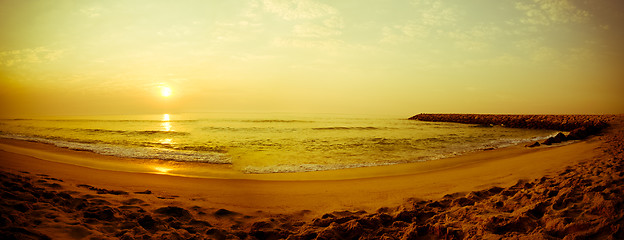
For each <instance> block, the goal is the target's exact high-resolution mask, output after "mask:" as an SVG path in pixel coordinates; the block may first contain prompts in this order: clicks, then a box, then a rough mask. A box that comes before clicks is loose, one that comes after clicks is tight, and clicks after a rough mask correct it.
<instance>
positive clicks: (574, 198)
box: [0, 116, 624, 239]
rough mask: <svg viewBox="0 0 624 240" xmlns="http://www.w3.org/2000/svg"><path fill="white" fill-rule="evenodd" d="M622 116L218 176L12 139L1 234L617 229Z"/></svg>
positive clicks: (341, 234) (5, 146) (582, 232)
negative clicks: (287, 170)
mask: <svg viewBox="0 0 624 240" xmlns="http://www.w3.org/2000/svg"><path fill="white" fill-rule="evenodd" d="M621 119H622V118H621V116H620V117H618V118H617V119H616V121H614V124H612V127H611V128H609V129H607V130H605V131H604V132H603V133H602V134H601V135H600V136H594V137H591V138H589V139H586V140H583V141H575V142H571V143H570V142H568V143H564V144H553V145H551V146H540V147H536V148H526V147H524V146H514V147H509V148H504V149H496V150H492V151H482V152H477V153H471V154H467V155H463V156H459V157H454V158H449V159H443V160H438V161H431V162H426V163H415V164H402V165H393V166H383V167H370V168H359V169H345V170H339V171H326V172H311V173H293V174H269V175H242V174H241V175H236V174H233V173H232V174H225V175H224V176H225V177H222V178H190V177H181V176H170V175H164V174H153V173H137V172H123V171H110V170H99V169H94V168H87V167H81V166H77V165H73V164H67V163H66V162H71V161H75V160H76V158H77V159H78V160H80V158H90V159H91V160H93V158H97V159H98V160H107V159H108V160H111V161H113V160H114V159H111V158H112V157H108V156H101V155H97V154H93V153H89V152H77V151H72V150H67V149H60V148H56V147H53V146H50V145H46V144H40V143H32V142H23V141H16V140H7V139H2V140H1V141H0V163H1V168H0V171H2V174H0V175H1V176H0V178H1V179H2V191H1V193H2V204H1V207H2V208H1V211H2V217H1V218H0V226H4V227H1V228H0V229H1V230H0V231H2V232H0V234H3V235H5V236H9V237H10V236H15V237H16V238H17V239H22V238H24V237H25V236H34V237H35V238H43V239H45V238H46V236H47V237H50V238H52V239H65V238H73V239H90V238H96V239H97V238H101V239H107V238H114V239H115V238H125V239H134V238H138V239H150V238H154V239H160V238H165V239H166V238H170V239H189V238H196V239H215V238H216V239H226V238H233V239H237V238H242V239H280V238H290V239H315V238H318V239H341V238H342V239H358V238H360V239H377V238H381V237H382V236H385V237H387V238H388V239H413V238H416V237H418V236H420V237H430V238H469V237H474V236H480V237H484V236H490V237H495V238H496V237H503V236H506V237H510V236H530V237H531V238H563V237H565V236H573V235H574V234H577V235H579V236H590V237H595V236H598V235H592V234H604V235H613V236H616V237H617V236H621V234H622V230H621V224H622V220H621V219H622V216H623V214H622V210H621V209H622V206H624V204H623V203H624V200H623V198H624V197H623V196H622V187H620V186H622V184H621V183H622V181H624V180H622V176H623V175H624V171H623V169H622V168H623V167H622V163H621V160H622V135H623V134H622V125H621ZM70 158H71V159H73V160H71V161H70V160H68V159H70ZM618 234H620V235H618Z"/></svg>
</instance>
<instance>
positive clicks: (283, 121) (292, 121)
mask: <svg viewBox="0 0 624 240" xmlns="http://www.w3.org/2000/svg"><path fill="white" fill-rule="evenodd" d="M241 122H253V123H311V122H314V121H307V120H280V119H263V120H241Z"/></svg>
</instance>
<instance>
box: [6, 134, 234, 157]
mask: <svg viewBox="0 0 624 240" xmlns="http://www.w3.org/2000/svg"><path fill="white" fill-rule="evenodd" d="M0 137H3V138H11V139H16V140H23V141H34V142H41V143H47V144H52V145H55V146H57V147H62V148H67V149H71V150H80V151H91V152H94V153H97V154H102V155H109V156H116V157H127V158H140V159H161V160H172V161H180V162H202V163H214V164H231V163H232V161H231V159H230V158H229V157H227V156H226V155H225V154H223V153H214V152H197V151H184V150H171V149H164V148H146V147H127V146H118V145H112V144H105V143H78V142H70V141H63V140H52V139H46V138H40V137H27V136H22V135H15V134H1V135H0Z"/></svg>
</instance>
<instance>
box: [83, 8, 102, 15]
mask: <svg viewBox="0 0 624 240" xmlns="http://www.w3.org/2000/svg"><path fill="white" fill-rule="evenodd" d="M80 13H81V14H83V15H85V16H87V17H89V18H96V17H99V16H101V15H102V8H101V7H99V6H92V7H86V8H82V9H80Z"/></svg>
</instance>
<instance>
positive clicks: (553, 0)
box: [516, 0, 591, 26]
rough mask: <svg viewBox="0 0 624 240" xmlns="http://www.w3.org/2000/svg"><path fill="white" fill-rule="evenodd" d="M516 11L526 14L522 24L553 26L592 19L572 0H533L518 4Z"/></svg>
mask: <svg viewBox="0 0 624 240" xmlns="http://www.w3.org/2000/svg"><path fill="white" fill-rule="evenodd" d="M516 9H518V10H521V11H523V12H524V13H525V15H526V17H525V18H523V19H521V22H522V23H526V24H535V25H546V26H547V25H552V24H557V23H581V22H585V21H587V20H588V19H589V17H591V14H590V13H589V12H588V11H585V10H583V9H580V8H579V7H577V5H576V4H574V3H572V2H571V1H570V0H532V1H528V2H527V1H525V2H518V3H516Z"/></svg>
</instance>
